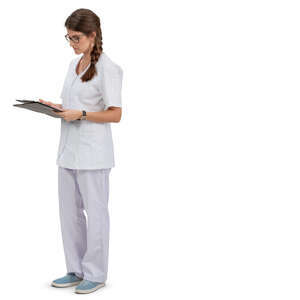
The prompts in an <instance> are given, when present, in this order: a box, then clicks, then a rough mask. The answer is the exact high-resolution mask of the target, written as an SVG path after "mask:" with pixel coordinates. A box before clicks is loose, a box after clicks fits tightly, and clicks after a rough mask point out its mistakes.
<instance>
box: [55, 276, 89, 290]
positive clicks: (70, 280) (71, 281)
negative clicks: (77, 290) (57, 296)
mask: <svg viewBox="0 0 300 300" xmlns="http://www.w3.org/2000/svg"><path fill="white" fill-rule="evenodd" d="M82 280H83V278H80V277H77V276H76V275H75V273H67V275H65V276H63V277H61V278H58V279H55V280H53V281H52V283H51V285H52V286H55V287H69V286H73V285H77V284H79V283H80V282H81V281H82Z"/></svg>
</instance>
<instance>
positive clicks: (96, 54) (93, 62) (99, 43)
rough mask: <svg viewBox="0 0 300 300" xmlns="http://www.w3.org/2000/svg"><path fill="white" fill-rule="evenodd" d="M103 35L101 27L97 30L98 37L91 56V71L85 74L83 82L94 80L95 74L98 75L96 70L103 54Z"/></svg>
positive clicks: (82, 78)
mask: <svg viewBox="0 0 300 300" xmlns="http://www.w3.org/2000/svg"><path fill="white" fill-rule="evenodd" d="M102 51H103V49H102V34H101V29H100V27H98V28H97V30H96V37H95V42H94V46H93V49H92V51H91V53H90V56H91V65H90V67H89V69H88V70H87V71H86V72H85V73H84V75H83V76H82V77H81V80H82V81H89V80H91V79H92V78H93V76H94V75H95V74H97V69H96V66H95V65H96V63H97V61H98V59H99V57H100V55H101V53H102Z"/></svg>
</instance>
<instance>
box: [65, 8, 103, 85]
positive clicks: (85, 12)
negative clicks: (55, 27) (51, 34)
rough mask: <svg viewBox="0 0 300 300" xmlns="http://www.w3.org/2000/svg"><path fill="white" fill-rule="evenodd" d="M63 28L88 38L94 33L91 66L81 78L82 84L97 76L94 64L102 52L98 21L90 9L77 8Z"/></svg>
mask: <svg viewBox="0 0 300 300" xmlns="http://www.w3.org/2000/svg"><path fill="white" fill-rule="evenodd" d="M65 26H66V28H68V29H70V30H73V31H79V32H82V33H84V34H86V35H87V36H89V35H90V34H91V33H92V32H93V31H95V32H96V36H95V42H94V46H93V49H92V51H91V53H90V56H91V65H90V67H89V68H88V70H87V71H86V72H85V73H84V74H83V76H82V77H81V80H82V81H83V82H84V81H89V80H91V79H92V78H93V77H94V75H95V74H97V69H96V67H95V64H96V63H97V61H98V59H99V57H100V55H101V53H102V52H103V49H102V32H101V27H100V19H99V17H98V16H97V15H96V14H95V13H94V12H93V11H91V10H90V9H86V8H79V9H77V10H75V11H74V12H73V13H72V14H71V15H70V16H69V17H68V18H67V19H66V22H65Z"/></svg>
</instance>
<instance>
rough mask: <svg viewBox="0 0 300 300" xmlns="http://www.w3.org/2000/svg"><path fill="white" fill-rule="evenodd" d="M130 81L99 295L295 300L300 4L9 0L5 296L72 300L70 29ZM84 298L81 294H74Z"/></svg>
mask: <svg viewBox="0 0 300 300" xmlns="http://www.w3.org/2000/svg"><path fill="white" fill-rule="evenodd" d="M78 8H89V9H92V10H93V11H94V12H95V13H97V14H98V16H99V17H100V20H101V28H102V33H103V49H104V51H105V52H106V53H107V54H108V55H109V57H110V58H111V59H112V60H113V61H115V62H116V63H117V64H119V65H120V66H121V67H122V69H123V71H124V78H123V89H122V103H123V115H122V120H121V122H120V123H116V124H112V131H113V138H114V147H115V161H116V167H115V168H114V169H113V170H112V172H111V177H110V199H109V205H110V206H109V209H110V217H111V239H110V257H109V273H108V281H107V286H106V288H103V289H100V290H98V291H96V292H94V293H92V294H90V296H86V297H102V299H132V300H133V299H151V300H152V299H183V298H185V299H216V300H222V299H230V300H233V299H239V300H240V299H243V300H246V299H251V300H253V299H264V300H266V299H272V300H273V299H289V300H292V299H299V296H300V289H299V282H300V242H299V237H300V218H299V213H300V203H299V197H300V190H299V180H300V171H299V170H300V160H299V157H300V143H299V129H300V127H299V125H300V118H299V109H300V102H299V96H300V88H299V81H300V37H299V35H300V32H299V25H300V18H299V12H300V4H299V1H288V0H285V1H266V0H259V1H256V0H252V1H220V0H219V1H214V0H209V1H191V0H185V1H174V0H173V1H164V0H160V1H158V0H152V1H138V0H135V1H134V0H127V1H112V0H109V1H108V0H105V1H88V0H85V1H64V2H61V1H60V2H58V1H52V2H50V1H14V0H11V1H7V2H6V3H1V7H0V9H1V18H0V24H1V29H2V30H1V47H0V54H1V64H0V66H1V72H0V79H1V90H0V94H1V111H2V113H1V118H0V126H1V156H0V165H1V170H2V171H1V175H2V176H1V192H2V193H1V218H0V222H1V223H0V225H1V227H0V228H1V245H2V246H1V248H0V251H1V270H0V280H1V283H2V284H1V294H2V296H1V297H3V299H17V298H19V299H21V298H22V297H23V298H24V297H27V296H28V297H31V298H37V299H41V298H43V299H69V298H71V297H72V296H73V297H74V296H75V294H74V293H73V292H74V288H73V287H72V288H66V289H57V288H53V287H50V283H51V281H52V280H53V279H56V278H58V277H60V276H63V275H64V274H65V272H66V269H65V261H64V254H63V248H62V239H61V232H60V223H59V213H58V194H57V166H56V164H55V161H56V153H57V149H58V142H59V134H60V120H59V119H54V118H50V117H47V116H45V115H41V114H37V113H34V112H30V111H25V110H22V109H19V108H15V107H13V104H14V103H16V101H15V99H35V100H38V99H39V98H42V99H44V100H48V101H52V102H56V103H61V99H59V95H60V92H61V89H62V85H63V80H64V78H65V75H66V71H67V67H68V64H69V62H70V60H71V59H73V58H74V57H76V54H75V53H74V51H73V49H72V48H71V47H70V46H69V45H68V43H67V42H66V41H65V38H64V35H65V34H66V29H65V28H64V22H65V19H66V18H67V17H68V15H70V14H71V13H72V12H73V11H74V10H75V9H78ZM75 297H76V296H75Z"/></svg>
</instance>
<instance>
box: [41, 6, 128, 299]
mask: <svg viewBox="0 0 300 300" xmlns="http://www.w3.org/2000/svg"><path fill="white" fill-rule="evenodd" d="M65 27H66V29H67V32H68V33H67V35H66V39H67V40H68V41H69V42H70V46H71V47H73V48H74V51H75V53H76V54H80V53H83V55H82V56H80V57H78V58H77V57H76V58H75V59H73V60H71V62H70V64H69V69H68V72H67V76H66V78H65V81H64V85H63V89H62V92H61V98H62V104H55V103H52V102H49V101H44V100H42V99H40V101H41V102H42V103H46V104H49V105H52V106H54V107H55V106H56V107H59V108H61V109H63V112H59V113H57V114H58V115H60V116H61V135H60V143H59V149H58V153H57V160H56V163H57V165H58V195H59V209H60V211H59V212H60V223H61V232H62V239H63V247H64V253H65V261H66V268H67V274H66V275H65V276H63V277H61V278H58V279H56V280H54V281H52V283H51V284H52V286H55V287H68V286H73V285H77V286H76V289H75V292H76V293H90V292H93V291H95V290H97V289H98V288H100V287H102V286H104V285H105V281H106V279H107V269H108V248H109V247H108V246H109V214H108V198H109V174H110V171H111V168H112V167H114V151H113V141H112V133H111V127H110V122H119V121H120V119H121V110H122V108H121V107H122V105H121V85H122V78H123V71H122V69H121V67H120V66H119V65H117V64H116V63H114V62H113V61H112V60H111V59H110V58H109V57H108V56H107V55H106V53H105V52H103V50H102V34H101V28H100V19H99V17H98V16H97V15H96V14H95V13H94V12H92V11H91V10H89V9H78V10H76V11H74V12H73V13H72V14H71V15H70V16H69V17H68V18H67V20H66V22H65ZM84 211H85V212H86V215H87V219H86V217H85V215H84Z"/></svg>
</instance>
